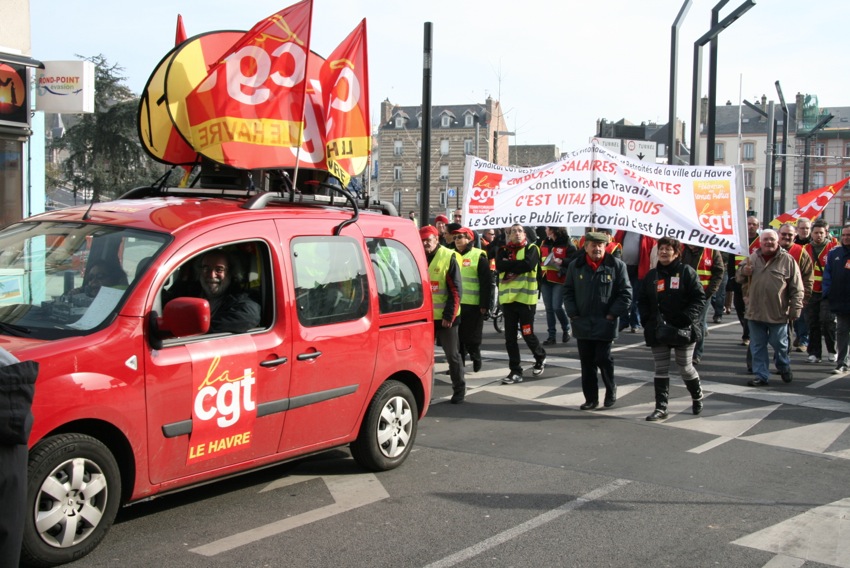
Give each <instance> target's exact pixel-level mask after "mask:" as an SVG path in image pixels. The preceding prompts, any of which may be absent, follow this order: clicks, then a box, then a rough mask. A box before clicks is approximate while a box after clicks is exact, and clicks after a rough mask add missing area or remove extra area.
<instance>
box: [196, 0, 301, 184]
mask: <svg viewBox="0 0 850 568" xmlns="http://www.w3.org/2000/svg"><path fill="white" fill-rule="evenodd" d="M312 15H313V2H312V0H303V1H302V2H299V3H297V4H294V5H292V6H290V7H288V8H284V9H283V10H281V11H280V12H278V13H276V14H274V15H272V16H270V17H268V18H266V19H265V20H263V21H261V22H258V23H257V24H256V25H255V26H254V27H253V28H252V29H251V30H250V31H248V32H247V33H246V34H245V35H244V36H243V38H242V39H241V40H240V41H238V42H237V43H236V44H235V45H234V46H233V47H232V48H230V50H228V52H227V53H226V54H225V55H224V57H223V58H222V60H221V61H219V63H217V64H216V65H214V66H213V67H212V68H211V69H210V71H209V73H208V74H207V77H206V78H205V79H204V80H203V81H202V82H201V83H200V85H198V87H197V88H195V89H194V90H193V91H192V92H191V93H190V94H189V95H188V96H187V97H186V105H185V110H186V114H187V122H186V124H188V128H187V129H186V130H188V131H184V129H181V134H183V136H184V137H185V138H186V139H187V140H188V141H189V143H190V144H191V145H192V147H193V148H194V149H195V150H196V151H197V152H199V153H201V154H203V155H204V156H206V157H208V158H210V159H211V160H214V161H216V162H220V163H222V164H227V165H230V166H234V167H238V168H246V169H253V168H274V167H283V166H286V165H289V164H292V163H293V162H294V160H293V157H292V152H291V151H290V149H291V148H297V147H298V146H299V144H300V142H301V139H302V136H303V133H302V130H303V117H304V104H305V97H306V86H307V60H308V54H309V50H310V27H311V20H312Z"/></svg>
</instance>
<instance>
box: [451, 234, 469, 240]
mask: <svg viewBox="0 0 850 568" xmlns="http://www.w3.org/2000/svg"><path fill="white" fill-rule="evenodd" d="M468 238H469V237H468V236H466V235H455V236H454V240H456V241H459V240H461V239H468Z"/></svg>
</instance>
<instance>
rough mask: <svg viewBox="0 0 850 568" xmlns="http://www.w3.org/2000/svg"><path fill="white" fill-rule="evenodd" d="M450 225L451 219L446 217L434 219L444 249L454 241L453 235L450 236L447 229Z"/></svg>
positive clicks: (440, 216)
mask: <svg viewBox="0 0 850 568" xmlns="http://www.w3.org/2000/svg"><path fill="white" fill-rule="evenodd" d="M448 224H449V218H448V217H446V216H445V215H437V216H436V217H434V226H436V227H437V236H438V237H439V239H440V244H441V245H443V246H444V247H445V246H448V245H449V243H451V241H452V239H451V235H449V231H448V228H447V227H446V225H448Z"/></svg>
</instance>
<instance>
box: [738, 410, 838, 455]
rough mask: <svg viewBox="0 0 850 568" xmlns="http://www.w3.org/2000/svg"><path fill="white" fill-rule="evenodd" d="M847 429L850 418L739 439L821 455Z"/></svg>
mask: <svg viewBox="0 0 850 568" xmlns="http://www.w3.org/2000/svg"><path fill="white" fill-rule="evenodd" d="M848 427H850V417H847V418H842V419H840V420H830V421H828V422H819V423H817V424H808V425H806V426H798V427H796V428H786V429H785V430H777V431H775V432H767V433H765V434H754V435H751V436H741V437H740V439H741V440H749V441H751V442H758V443H759V444H767V445H769V446H778V447H780V448H789V449H792V450H803V451H806V452H818V453H823V452H825V451H826V450H827V448H829V447H830V446H831V445H832V443H833V442H835V440H837V439H838V437H839V436H841V435H842V434H843V433H844V431H845V430H847V428H848Z"/></svg>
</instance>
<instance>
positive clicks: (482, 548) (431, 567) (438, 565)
mask: <svg viewBox="0 0 850 568" xmlns="http://www.w3.org/2000/svg"><path fill="white" fill-rule="evenodd" d="M629 483H630V481H629V480H627V479H617V480H615V481H613V482H611V483H609V484H608V485H605V486H603V487H600V488H598V489H594V490H593V491H591V492H590V493H586V494H584V495H582V496H581V497H578V498H577V499H575V500H574V501H569V502H567V503H564V504H563V505H561V506H560V507H558V508H557V509H552V510H551V511H547V512H545V513H543V514H542V515H538V516H536V517H534V518H532V519H529V520H527V521H525V522H524V523H522V524H519V525H517V526H515V527H513V528H511V529H508V530H506V531H503V532H500V533H499V534H497V535H493V536H491V537H490V538H488V539H485V540H483V541H481V542H479V543H477V544H474V545H472V546H470V547H468V548H465V549H463V550H460V551H458V552H456V553H454V554H452V555H450V556H446V557H445V558H442V559H440V560H437V561H436V562H432V563H431V564H428V565H426V566H425V567H424V568H449V567H450V566H455V565H457V564H460V563H462V562H465V561H467V560H469V559H471V558H475V557H476V556H478V555H479V554H482V553H484V552H486V551H488V550H490V549H491V548H495V547H496V546H499V545H501V544H504V543H506V542H508V541H510V540H513V539H514V538H517V537H518V536H521V535H523V534H525V533H527V532H529V531H531V530H534V529H536V528H537V527H540V526H542V525H545V524H546V523H548V522H551V521H554V520H555V519H557V518H559V517H562V516H564V515H566V514H567V513H569V512H570V511H573V510H575V509H578V508H579V507H581V506H582V505H585V504H587V503H590V502H591V501H596V500H598V499H602V498H603V497H605V496H606V495H608V494H609V493H611V492H612V491H615V490H617V489H619V488H621V487H625V486H626V485H628V484H629Z"/></svg>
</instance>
